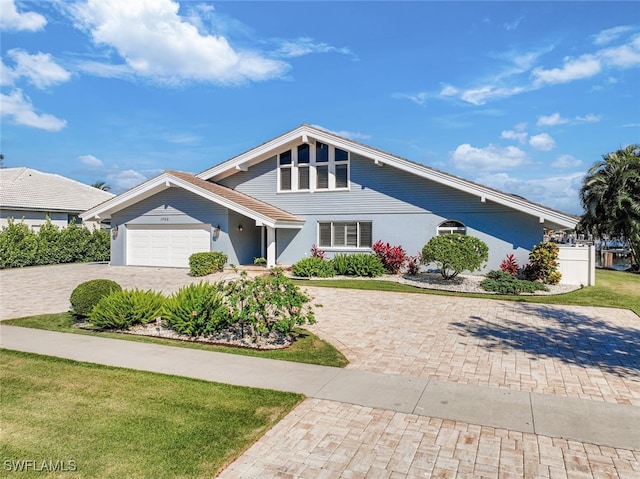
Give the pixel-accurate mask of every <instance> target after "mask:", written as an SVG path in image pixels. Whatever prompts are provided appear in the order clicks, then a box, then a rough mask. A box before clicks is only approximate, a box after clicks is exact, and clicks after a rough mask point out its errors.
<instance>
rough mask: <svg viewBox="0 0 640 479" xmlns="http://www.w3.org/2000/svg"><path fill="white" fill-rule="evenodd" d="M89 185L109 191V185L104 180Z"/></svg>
mask: <svg viewBox="0 0 640 479" xmlns="http://www.w3.org/2000/svg"><path fill="white" fill-rule="evenodd" d="M91 186H93V187H94V188H98V189H99V190H102V191H111V186H110V185H108V184H107V183H105V182H104V181H96V182H94V183H93V184H92V185H91Z"/></svg>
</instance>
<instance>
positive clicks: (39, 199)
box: [0, 167, 114, 213]
mask: <svg viewBox="0 0 640 479" xmlns="http://www.w3.org/2000/svg"><path fill="white" fill-rule="evenodd" d="M113 196H114V195H113V194H112V193H109V192H108V191H103V190H100V189H98V188H94V187H93V186H89V185H85V184H84V183H80V182H79V181H75V180H72V179H70V178H65V177H64V176H60V175H55V174H52V173H43V172H41V171H38V170H33V169H31V168H25V167H21V168H1V169H0V207H2V208H3V209H7V210H21V211H50V212H54V211H59V212H68V213H81V212H82V211H85V210H87V209H89V208H91V207H93V206H95V205H97V204H98V203H102V202H103V201H105V200H108V199H109V198H112V197H113Z"/></svg>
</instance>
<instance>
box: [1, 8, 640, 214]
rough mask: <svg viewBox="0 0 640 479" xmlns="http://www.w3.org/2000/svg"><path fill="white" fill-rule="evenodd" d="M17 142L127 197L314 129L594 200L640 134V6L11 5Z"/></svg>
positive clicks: (530, 193)
mask: <svg viewBox="0 0 640 479" xmlns="http://www.w3.org/2000/svg"><path fill="white" fill-rule="evenodd" d="M0 32H1V47H0V51H1V55H2V63H1V64H0V88H1V97H0V111H1V124H0V126H1V132H0V133H1V145H0V148H1V152H2V154H3V155H4V161H3V166H4V167H21V166H26V167H29V168H34V169H37V170H40V171H44V172H49V173H57V174H60V175H63V176H67V177H69V178H73V179H75V180H78V181H81V182H84V183H87V184H92V183H94V182H96V181H104V182H106V183H107V184H108V185H110V186H111V187H112V192H114V193H120V192H122V191H125V190H126V189H128V188H131V187H133V186H135V185H137V184H139V183H141V182H143V181H145V180H146V179H148V178H151V177H153V176H155V175H157V174H159V173H161V172H162V171H163V170H165V169H175V170H181V171H186V172H190V173H199V172H201V171H203V170H206V169H208V168H210V167H212V166H214V165H216V164H218V163H220V162H222V161H225V160H227V159H229V158H232V157H234V156H236V155H238V154H240V153H243V152H245V151H247V150H249V149H251V148H253V147H255V146H258V145H259V144H261V143H263V142H265V141H268V140H270V139H272V138H275V137H277V136H279V135H281V134H282V133H285V132H287V131H289V130H292V129H294V128H296V127H297V126H299V125H300V124H302V123H308V124H311V125H315V126H317V127H320V128H323V129H325V130H329V131H332V132H334V133H337V134H339V135H342V136H345V137H347V138H350V139H352V140H354V141H357V142H360V143H364V144H367V145H369V146H373V147H375V148H379V149H382V150H384V151H387V152H389V153H392V154H394V155H397V156H400V157H402V158H406V159H409V160H412V161H415V162H418V163H423V164H425V165H427V166H431V167H433V168H437V169H439V170H442V171H445V172H447V173H451V174H453V175H456V176H460V177H462V178H465V179H468V180H471V181H474V182H478V183H480V184H484V185H486V186H489V187H492V188H496V189H499V190H502V191H505V192H508V193H514V194H518V195H521V196H524V197H525V198H527V199H529V200H531V201H534V202H537V203H541V204H544V205H546V206H549V207H551V208H555V209H558V210H561V211H564V212H566V213H570V214H581V212H582V208H581V206H580V202H579V197H578V191H579V189H580V186H581V184H582V181H583V178H584V175H585V174H586V172H587V171H588V169H589V168H590V167H591V166H592V165H593V164H594V163H595V162H597V161H598V160H600V159H601V158H602V156H603V155H605V154H607V153H608V152H611V151H615V150H618V149H620V148H624V147H626V146H627V145H629V144H632V143H640V5H639V4H638V3H636V2H630V1H629V2H481V1H475V2H455V1H454V2H366V1H352V2H333V1H324V2H271V1H260V2H246V1H234V2H229V1H224V2H210V1H184V0H182V1H176V0H136V1H131V0H76V1H74V0H65V1H59V0H51V1H44V0H38V1H20V0H0Z"/></svg>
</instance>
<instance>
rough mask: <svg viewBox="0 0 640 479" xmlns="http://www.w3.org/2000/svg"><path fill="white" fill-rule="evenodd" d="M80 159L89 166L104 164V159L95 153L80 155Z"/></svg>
mask: <svg viewBox="0 0 640 479" xmlns="http://www.w3.org/2000/svg"><path fill="white" fill-rule="evenodd" d="M78 159H79V160H80V161H81V162H82V163H84V164H85V165H87V166H102V160H101V159H100V158H96V157H95V156H93V155H80V156H79V157H78Z"/></svg>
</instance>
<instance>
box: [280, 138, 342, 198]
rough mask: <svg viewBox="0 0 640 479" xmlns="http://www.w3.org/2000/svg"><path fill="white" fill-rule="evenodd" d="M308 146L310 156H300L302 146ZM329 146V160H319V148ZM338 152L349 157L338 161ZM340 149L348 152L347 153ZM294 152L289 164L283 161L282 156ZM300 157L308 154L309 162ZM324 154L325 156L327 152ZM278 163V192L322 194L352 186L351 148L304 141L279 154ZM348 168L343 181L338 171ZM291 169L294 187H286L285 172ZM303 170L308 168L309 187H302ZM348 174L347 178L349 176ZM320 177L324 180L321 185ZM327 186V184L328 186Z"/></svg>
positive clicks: (304, 147)
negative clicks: (283, 179) (345, 148)
mask: <svg viewBox="0 0 640 479" xmlns="http://www.w3.org/2000/svg"><path fill="white" fill-rule="evenodd" d="M301 148H303V149H306V150H307V153H308V155H299V152H300V149H301ZM321 148H322V149H324V148H326V158H327V159H326V161H318V156H319V155H318V151H320V149H321ZM336 152H338V155H339V156H341V157H346V158H345V159H341V160H338V161H336ZM340 152H344V155H343V154H341V153H340ZM286 153H290V155H291V161H290V163H287V164H282V163H281V156H282V155H283V154H286ZM299 156H300V157H306V160H307V161H304V160H303V161H302V162H301V161H300V158H299ZM323 156H324V155H323ZM276 166H277V170H278V174H277V176H278V178H277V192H278V193H297V192H304V193H315V192H318V193H322V192H328V191H349V190H350V189H351V153H350V152H349V151H348V150H344V149H342V148H338V147H336V146H334V145H331V144H329V143H324V142H322V141H318V140H316V141H315V142H313V143H301V144H298V145H297V146H292V147H291V148H289V149H287V150H284V151H282V152H280V153H278V154H277V155H276ZM342 168H344V171H345V173H344V174H343V175H341V178H342V181H341V182H340V183H339V180H340V178H339V177H338V171H339V170H340V169H342ZM285 169H290V170H291V172H290V176H291V188H290V189H283V188H282V186H283V181H282V176H283V173H282V171H283V170H285ZM303 169H307V170H308V171H307V175H306V179H307V181H308V183H309V184H308V188H301V187H300V185H301V184H302V181H301V180H302V178H303V176H304V175H303V172H302V170H303ZM345 176H346V177H345ZM320 180H324V182H323V184H322V186H320V183H319V182H320ZM325 185H326V186H325Z"/></svg>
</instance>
